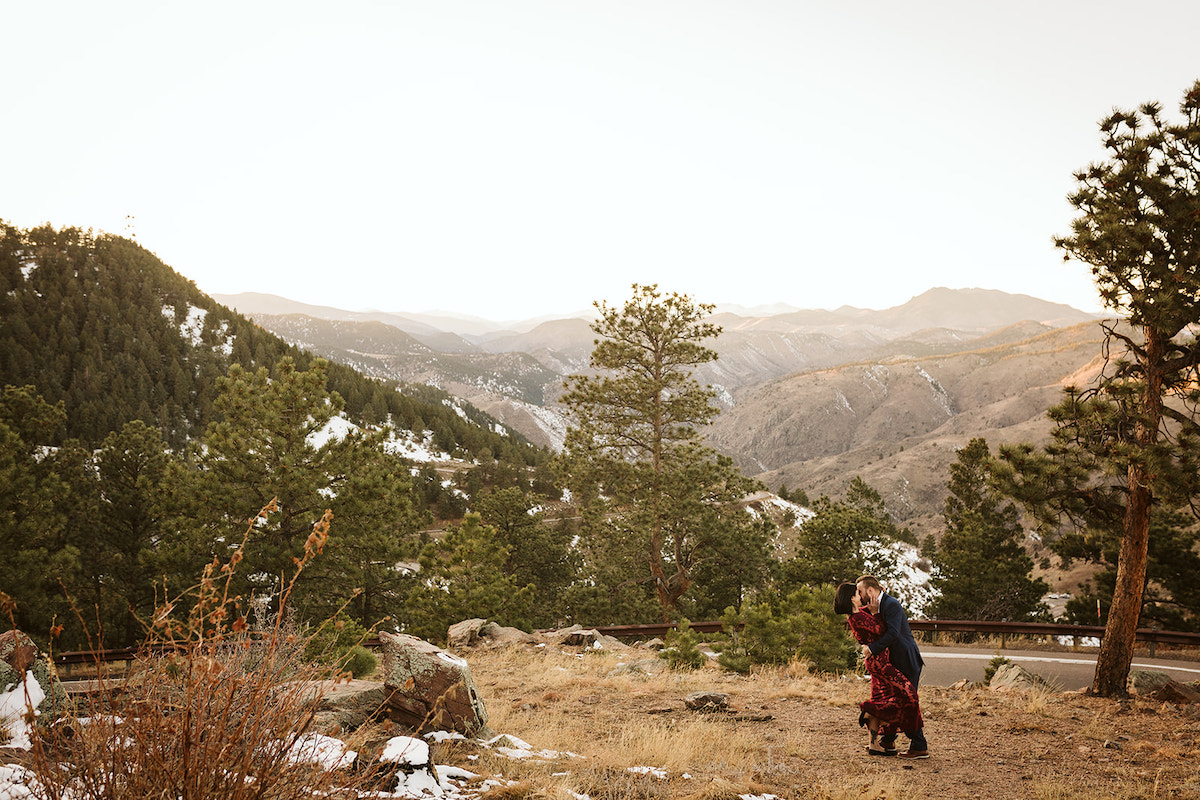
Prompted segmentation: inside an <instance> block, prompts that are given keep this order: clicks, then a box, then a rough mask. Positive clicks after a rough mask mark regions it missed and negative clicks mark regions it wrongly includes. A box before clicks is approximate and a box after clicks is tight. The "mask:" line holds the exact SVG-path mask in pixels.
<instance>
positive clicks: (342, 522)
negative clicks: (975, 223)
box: [0, 225, 552, 649]
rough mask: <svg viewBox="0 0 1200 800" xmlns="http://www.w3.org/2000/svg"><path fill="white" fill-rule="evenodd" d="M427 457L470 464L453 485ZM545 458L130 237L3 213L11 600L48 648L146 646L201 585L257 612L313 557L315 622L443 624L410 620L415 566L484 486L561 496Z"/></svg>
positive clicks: (1, 490) (242, 609)
mask: <svg viewBox="0 0 1200 800" xmlns="http://www.w3.org/2000/svg"><path fill="white" fill-rule="evenodd" d="M385 423H387V424H385ZM431 454H432V456H434V457H440V458H448V457H453V458H456V459H461V461H459V462H458V464H459V466H462V464H463V462H464V461H465V462H470V463H471V464H473V465H475V466H474V467H473V469H471V470H469V471H467V470H463V471H461V472H460V473H459V474H457V475H455V476H454V477H455V479H456V481H457V483H458V484H460V486H461V488H460V486H455V485H454V484H453V483H452V482H451V481H450V480H448V475H447V474H445V473H442V472H439V471H438V470H437V469H436V468H435V466H434V465H432V464H429V463H417V461H418V460H427V459H428V458H429V457H430V455H431ZM548 459H549V454H548V453H546V452H545V451H541V450H538V449H536V448H534V447H533V446H532V445H530V444H529V443H528V442H527V441H525V440H523V439H521V438H520V437H517V436H513V435H507V434H506V433H504V432H503V431H502V429H501V428H500V427H499V426H498V425H497V424H496V422H495V420H493V419H491V418H490V417H488V416H486V415H484V414H483V413H482V412H479V411H478V410H476V409H474V408H472V407H470V406H469V405H468V404H466V403H463V402H462V401H461V400H457V399H455V398H451V397H450V396H449V395H447V394H446V393H445V392H443V391H441V390H439V389H434V388H432V387H428V386H419V385H405V386H392V385H388V384H385V383H382V382H379V381H375V380H371V379H369V378H366V377H363V376H362V375H360V374H358V373H357V372H355V371H353V370H352V369H350V368H349V367H346V366H341V365H336V364H330V363H328V362H326V361H325V360H324V359H321V358H317V357H315V356H313V355H310V354H308V353H306V352H303V351H300V350H297V349H295V348H292V347H289V346H288V345H287V344H285V343H284V342H283V341H282V340H281V339H279V338H278V337H276V336H275V335H273V334H270V333H268V332H266V331H265V330H263V329H262V328H260V327H258V326H257V325H255V324H253V323H251V322H249V321H248V320H246V319H245V318H243V317H241V316H239V315H237V314H235V313H233V312H231V311H230V310H229V309H227V308H225V307H224V306H221V305H219V304H218V303H216V302H215V301H213V300H212V299H211V298H208V297H206V296H205V295H204V294H203V293H201V292H200V291H199V290H198V289H197V288H196V286H195V285H193V284H192V283H191V282H190V281H187V280H185V279H183V278H182V277H180V276H179V275H177V274H176V273H175V272H173V271H172V270H171V269H170V268H169V267H167V266H166V265H164V264H163V263H162V262H161V261H159V260H158V259H157V258H156V257H155V256H154V255H153V254H151V253H149V252H148V251H146V250H145V249H143V248H142V247H140V246H138V245H137V244H136V243H134V242H131V241H128V240H126V239H122V238H119V237H114V236H107V235H98V236H97V235H93V234H92V233H90V232H83V231H80V230H77V229H64V230H54V229H52V228H49V227H43V228H38V229H34V230H30V231H20V230H17V229H15V228H13V227H11V226H7V225H3V226H2V227H0V541H2V542H3V543H4V549H5V553H4V558H3V559H0V613H2V614H3V615H4V617H5V618H6V619H5V624H15V625H16V626H18V627H19V628H21V629H23V630H25V631H27V632H28V633H29V634H30V635H31V636H33V637H34V638H35V639H36V640H38V641H39V642H43V643H44V642H47V641H48V640H49V639H50V638H51V634H52V633H53V632H57V633H58V646H59V647H60V648H65V649H73V648H80V647H84V646H87V645H88V644H100V643H103V644H107V645H114V646H115V645H126V644H133V643H135V642H137V641H139V639H141V638H142V637H143V636H145V635H146V632H147V630H148V628H147V625H148V624H149V620H151V619H152V618H157V617H158V615H160V614H162V613H166V609H169V608H176V609H177V610H178V611H179V612H180V613H185V614H186V613H188V609H189V608H194V607H196V606H197V605H200V602H199V600H198V598H197V597H196V596H194V595H188V594H187V592H188V591H189V590H188V589H187V587H189V586H196V585H197V584H196V581H197V580H200V581H201V583H200V586H201V587H204V586H207V587H208V588H207V589H204V591H208V592H210V593H211V592H212V591H228V593H229V597H230V598H234V599H233V600H231V602H232V603H233V605H234V607H235V613H238V614H240V615H247V616H248V611H249V605H250V602H251V598H253V597H259V598H263V599H264V600H265V601H266V602H268V604H269V603H272V602H274V603H278V602H279V601H280V597H281V596H282V595H281V593H282V592H285V591H288V590H287V589H286V587H287V586H288V585H289V584H288V582H289V580H290V578H289V576H292V575H295V574H296V570H297V568H298V566H297V565H299V564H304V565H305V572H304V575H303V579H302V580H300V581H299V582H297V583H295V584H294V586H293V588H292V589H291V590H290V591H291V603H292V607H293V608H295V609H297V610H298V611H300V612H301V614H302V615H303V618H305V619H321V618H325V617H327V616H329V615H331V614H333V613H335V612H339V609H340V613H341V614H343V615H344V616H346V617H347V618H348V621H349V620H355V621H359V622H363V623H366V624H372V623H376V622H379V621H380V620H382V619H385V618H388V617H391V618H392V619H395V620H397V624H404V625H408V626H418V625H421V624H424V625H426V626H427V627H429V626H432V628H433V629H434V630H437V627H438V626H440V625H442V624H443V621H442V617H441V616H438V615H436V614H431V613H417V612H415V611H414V612H413V613H412V614H408V615H405V613H404V612H405V610H406V609H417V608H420V607H421V603H422V598H423V597H424V593H425V591H426V587H425V586H424V584H423V583H421V582H419V581H415V580H414V579H413V577H412V569H410V568H408V567H405V566H404V565H406V564H407V565H415V563H416V561H417V559H418V557H419V555H420V554H421V552H422V548H423V547H425V546H426V545H428V544H429V538H430V537H429V534H428V531H429V529H431V528H434V529H441V528H444V527H446V526H447V525H451V526H452V525H454V524H456V523H458V522H459V521H461V520H462V518H463V515H464V514H465V513H466V511H467V509H468V503H469V502H473V499H474V498H475V497H478V496H479V495H480V493H481V492H482V491H484V490H487V491H495V490H497V489H505V488H507V489H511V490H514V491H517V492H519V493H522V496H523V493H524V492H532V491H540V492H543V493H544V492H547V491H549V490H551V489H552V483H551V480H550V478H549V477H548V463H547V462H548ZM260 509H266V510H265V511H264V512H263V514H262V515H261V516H260V517H259V518H257V519H256V521H255V522H254V524H253V525H252V526H249V527H248V522H247V521H248V520H249V519H251V518H253V517H255V515H256V514H259V512H260ZM330 519H333V520H335V522H333V524H332V528H331V527H330V524H329V522H330ZM314 525H316V526H317V527H316V528H314ZM318 532H320V536H318V535H317V534H318ZM314 536H317V538H316V539H314V538H313V537H314ZM326 537H328V538H326ZM318 551H320V552H319V555H320V557H319V558H316V557H315V556H316V555H318ZM218 566H222V569H221V570H220V571H219V572H216V570H217V569H218ZM214 573H215V574H214ZM217 576H220V581H221V582H222V583H223V582H225V581H228V584H227V586H226V588H225V589H221V590H216V589H215V583H214V581H215V580H216V577H217ZM430 591H432V590H430ZM496 591H497V593H498V594H497V596H498V597H500V598H504V599H507V598H509V597H511V596H512V595H513V594H514V592H512V591H509V587H507V586H504V587H503V588H501V589H497V590H496ZM181 592H182V593H183V594H180V593H181ZM434 597H435V598H440V591H438V592H434ZM209 599H210V600H211V597H210V598H209ZM243 622H244V619H243Z"/></svg>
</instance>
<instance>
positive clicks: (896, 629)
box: [856, 575, 929, 759]
mask: <svg viewBox="0 0 1200 800" xmlns="http://www.w3.org/2000/svg"><path fill="white" fill-rule="evenodd" d="M856 584H857V586H858V598H859V600H860V601H861V602H862V604H863V605H864V606H866V607H868V608H869V609H870V610H871V613H872V614H874V615H875V616H877V617H879V618H881V619H882V620H883V624H884V625H886V626H887V631H885V632H884V634H883V636H880V637H879V638H878V639H876V640H875V641H873V642H871V643H870V644H864V645H863V657H864V658H865V657H868V656H872V655H875V654H877V653H880V652H882V651H883V650H884V649H885V648H886V649H887V651H888V658H889V659H890V660H891V662H892V664H893V665H894V666H895V667H896V668H897V669H898V670H900V671H901V672H902V673H904V677H906V678H908V680H909V681H911V682H912V685H913V689H916V688H917V686H918V684H919V683H920V680H921V667H923V666H925V660H924V659H923V658H921V651H920V649H919V648H918V647H917V641H916V639H914V638H913V635H912V629H911V628H909V626H908V615H907V614H905V613H904V609H903V608H901V606H900V601H899V600H897V599H896V598H894V597H892V596H891V595H889V594H887V593H886V592H884V591H883V586H881V585H880V583H879V581H878V580H877V579H876V578H874V577H872V576H870V575H863V576H862V577H861V578H859V579H858V580H857V581H856ZM904 735H905V736H907V737H908V740H909V744H908V751H907V752H904V753H899V754H898V755H899V757H900V758H906V759H917V758H929V744H928V743H927V742H926V741H925V734H924V732H923V731H921V730H915V731H904ZM889 739H890V741H889ZM880 743H881V744H882V745H883V747H884V748H885V749H887V750H895V748H896V737H895V735H894V734H893V735H892V736H890V737H884V738H883V739H881V740H880Z"/></svg>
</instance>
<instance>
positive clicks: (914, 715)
mask: <svg viewBox="0 0 1200 800" xmlns="http://www.w3.org/2000/svg"><path fill="white" fill-rule="evenodd" d="M833 610H834V612H835V613H837V614H846V615H848V616H847V617H846V625H847V626H848V627H849V628H850V633H852V634H853V635H854V638H855V639H856V640H857V641H858V643H859V644H860V645H861V644H870V643H871V642H873V641H875V640H876V639H878V638H879V637H880V636H882V635H883V633H884V631H885V630H886V628H885V627H884V624H883V620H881V619H879V618H878V617H876V616H875V615H874V614H872V613H871V612H870V610H869V609H866V608H862V607H860V605H859V598H858V589H857V587H856V586H855V585H854V584H853V583H843V584H842V585H841V586H839V587H838V588H837V594H836V595H835V596H834V600H833ZM866 668H867V674H868V675H870V676H871V699H870V700H867V701H865V702H863V703H860V704H859V708H860V709H861V713H860V714H859V717H858V724H859V725H865V726H867V728H868V729H870V731H871V744H870V746H868V747H867V752H868V753H870V754H871V755H873V756H891V755H895V754H896V751H895V750H890V749H886V748H884V747H883V746H882V745H880V744H879V741H878V739H879V737H880V736H886V735H888V734H892V735H893V736H894V735H895V734H896V733H897V732H899V731H914V730H920V729H921V728H923V727H924V723H923V721H922V719H921V705H920V703H919V701H918V700H917V690H916V689H915V688H914V687H913V685H912V683H911V682H910V681H909V680H908V678H906V677H904V673H903V672H901V671H900V670H899V669H897V668H896V667H895V666H894V665H893V664H892V662H891V659H890V657H889V654H888V651H887V650H882V651H880V652H879V653H876V654H875V655H873V656H871V657H870V658H868V659H867V660H866Z"/></svg>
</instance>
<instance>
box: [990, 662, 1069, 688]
mask: <svg viewBox="0 0 1200 800" xmlns="http://www.w3.org/2000/svg"><path fill="white" fill-rule="evenodd" d="M988 688H989V689H994V690H997V691H1012V690H1018V689H1019V690H1031V689H1036V690H1041V691H1045V690H1052V689H1053V688H1054V687H1052V686H1051V685H1050V684H1049V683H1047V682H1046V681H1045V680H1044V679H1043V678H1042V677H1041V676H1040V675H1035V674H1034V673H1032V672H1030V671H1029V670H1027V669H1025V668H1024V667H1022V666H1021V665H1020V664H1012V663H1009V664H1001V665H1000V667H999V668H998V669H997V670H996V674H994V675H993V676H992V679H991V681H990V682H988Z"/></svg>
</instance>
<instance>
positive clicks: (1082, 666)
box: [921, 645, 1200, 689]
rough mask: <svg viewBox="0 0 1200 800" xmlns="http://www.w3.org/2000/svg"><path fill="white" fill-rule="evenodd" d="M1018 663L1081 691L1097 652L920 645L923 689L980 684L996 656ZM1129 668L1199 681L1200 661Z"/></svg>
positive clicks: (1137, 662) (1137, 663)
mask: <svg viewBox="0 0 1200 800" xmlns="http://www.w3.org/2000/svg"><path fill="white" fill-rule="evenodd" d="M997 654H999V655H1002V656H1004V657H1005V658H1007V659H1008V660H1009V661H1012V662H1013V663H1016V664H1020V665H1021V666H1022V667H1024V668H1025V669H1027V670H1029V671H1030V672H1034V673H1037V674H1038V675H1041V676H1042V677H1043V678H1045V679H1046V680H1048V681H1050V682H1051V683H1052V684H1053V685H1055V686H1058V687H1061V688H1062V689H1083V688H1086V687H1088V686H1091V685H1092V678H1093V677H1094V676H1095V674H1096V651H1095V650H1091V651H1087V650H1081V651H1079V652H1065V653H1055V652H1046V651H1038V650H975V649H971V648H969V647H934V646H931V645H921V655H922V656H924V658H925V668H924V669H922V670H921V685H922V686H926V685H929V686H949V685H951V684H953V683H957V682H958V681H960V680H962V679H963V678H966V679H967V680H969V681H982V680H983V670H984V668H985V667H986V666H987V665H988V662H989V661H991V660H992V659H993V658H995V657H996V655H997ZM1132 669H1134V670H1139V669H1154V670H1161V671H1163V672H1165V673H1167V674H1168V675H1170V676H1171V677H1172V678H1174V679H1175V680H1177V681H1179V682H1180V683H1190V682H1192V681H1196V680H1200V662H1195V661H1173V660H1167V659H1161V658H1139V657H1134V659H1133V666H1132Z"/></svg>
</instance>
